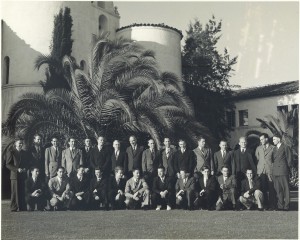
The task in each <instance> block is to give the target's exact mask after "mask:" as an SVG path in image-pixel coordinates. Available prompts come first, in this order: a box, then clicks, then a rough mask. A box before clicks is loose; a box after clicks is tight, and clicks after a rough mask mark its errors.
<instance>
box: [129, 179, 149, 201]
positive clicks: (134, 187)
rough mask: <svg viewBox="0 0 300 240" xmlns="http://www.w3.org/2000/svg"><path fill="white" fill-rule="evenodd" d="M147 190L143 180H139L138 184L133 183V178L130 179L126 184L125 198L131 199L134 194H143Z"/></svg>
mask: <svg viewBox="0 0 300 240" xmlns="http://www.w3.org/2000/svg"><path fill="white" fill-rule="evenodd" d="M147 189H149V187H148V184H147V183H146V181H145V180H144V179H143V178H140V179H139V180H138V182H137V183H135V181H134V178H133V177H132V178H130V179H129V180H128V181H127V182H126V186H125V196H126V197H131V196H132V195H133V194H135V193H136V192H140V193H143V192H144V191H145V190H147Z"/></svg>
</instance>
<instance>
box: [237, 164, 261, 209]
mask: <svg viewBox="0 0 300 240" xmlns="http://www.w3.org/2000/svg"><path fill="white" fill-rule="evenodd" d="M246 176H247V178H246V179H244V180H243V181H242V188H241V196H240V202H241V203H242V204H243V205H244V206H245V207H246V208H247V209H248V210H250V209H251V207H252V206H253V204H257V205H258V210H259V211H263V210H264V209H263V200H264V196H263V193H262V191H261V190H260V189H261V187H260V186H261V184H260V179H259V178H258V177H255V178H254V177H253V170H252V169H247V170H246Z"/></svg>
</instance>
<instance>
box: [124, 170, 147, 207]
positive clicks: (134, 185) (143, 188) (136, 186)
mask: <svg viewBox="0 0 300 240" xmlns="http://www.w3.org/2000/svg"><path fill="white" fill-rule="evenodd" d="M132 174H133V177H132V178H130V179H129V180H128V181H127V183H126V187H125V197H126V200H125V203H126V206H127V208H133V209H137V208H139V207H140V206H141V207H142V208H143V209H144V210H147V209H149V204H150V192H149V187H148V185H147V183H146V181H145V180H144V179H143V178H140V170H139V169H136V168H135V169H133V170H132Z"/></svg>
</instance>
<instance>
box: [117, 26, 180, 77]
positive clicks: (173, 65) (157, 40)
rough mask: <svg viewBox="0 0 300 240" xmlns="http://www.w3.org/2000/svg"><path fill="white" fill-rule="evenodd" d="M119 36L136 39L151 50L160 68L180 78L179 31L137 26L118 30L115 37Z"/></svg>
mask: <svg viewBox="0 0 300 240" xmlns="http://www.w3.org/2000/svg"><path fill="white" fill-rule="evenodd" d="M120 36H122V37H124V38H128V39H132V40H135V41H138V42H139V43H140V44H141V45H142V46H144V47H145V48H146V49H150V50H153V51H154V52H155V56H156V59H157V61H158V64H159V66H160V67H161V70H162V71H168V72H172V73H175V74H176V75H177V76H178V77H179V78H180V79H181V77H182V72H181V46H180V41H181V36H180V34H179V33H177V32H176V31H174V30H172V29H167V28H163V27H154V26H138V27H131V28H125V29H122V30H120V31H118V32H117V37H120Z"/></svg>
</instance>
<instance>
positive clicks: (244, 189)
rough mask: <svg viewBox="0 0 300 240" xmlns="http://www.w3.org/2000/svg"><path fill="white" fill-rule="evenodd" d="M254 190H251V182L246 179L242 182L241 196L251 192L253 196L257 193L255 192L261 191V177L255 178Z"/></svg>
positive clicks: (253, 182)
mask: <svg viewBox="0 0 300 240" xmlns="http://www.w3.org/2000/svg"><path fill="white" fill-rule="evenodd" d="M252 185H253V186H252V188H250V184H249V180H248V178H245V179H244V180H243V181H242V185H241V196H243V195H244V193H245V192H247V191H249V194H250V195H251V194H253V193H254V192H255V190H261V185H260V178H259V177H255V178H253V179H252Z"/></svg>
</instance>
